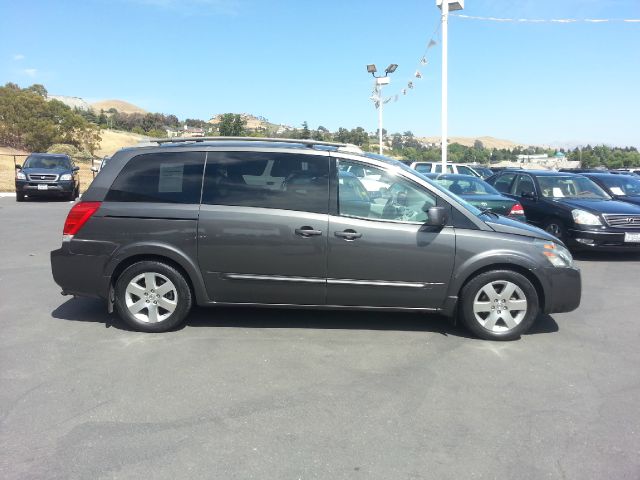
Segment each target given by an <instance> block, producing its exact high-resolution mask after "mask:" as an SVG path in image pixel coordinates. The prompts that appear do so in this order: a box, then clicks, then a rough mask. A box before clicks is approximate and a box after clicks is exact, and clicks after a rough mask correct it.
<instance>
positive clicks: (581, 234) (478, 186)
mask: <svg viewBox="0 0 640 480" xmlns="http://www.w3.org/2000/svg"><path fill="white" fill-rule="evenodd" d="M411 167H412V168H414V169H415V170H416V171H418V172H420V173H422V174H423V175H424V176H426V177H428V178H429V179H431V180H432V181H435V182H437V183H438V184H440V185H442V186H444V187H445V188H447V189H449V190H450V191H451V192H452V193H454V194H456V195H458V196H460V197H462V198H463V199H465V200H466V201H468V202H469V203H471V204H472V205H474V206H476V207H478V208H480V209H481V210H482V209H487V210H491V211H493V212H495V213H499V214H501V215H505V216H508V217H510V218H514V219H518V220H521V221H523V222H528V223H531V224H533V225H535V226H537V227H540V228H542V229H544V230H546V231H547V232H549V233H551V234H552V235H554V236H555V237H557V238H558V239H560V240H562V241H563V242H564V243H565V244H567V245H568V246H569V247H570V248H572V249H574V250H575V249H590V250H592V249H598V250H602V249H606V250H627V251H630V250H640V175H638V173H637V172H636V171H634V170H632V169H629V170H613V171H610V170H563V171H559V172H557V171H546V170H521V169H504V170H499V171H497V172H491V175H489V176H485V178H484V179H482V178H481V177H483V176H484V175H485V174H486V172H484V171H483V173H480V169H481V168H482V169H484V168H486V167H477V166H472V165H460V164H458V165H457V164H451V165H447V171H448V172H450V173H444V174H443V173H441V172H442V167H441V165H440V164H436V163H435V162H417V163H413V164H412V165H411Z"/></svg>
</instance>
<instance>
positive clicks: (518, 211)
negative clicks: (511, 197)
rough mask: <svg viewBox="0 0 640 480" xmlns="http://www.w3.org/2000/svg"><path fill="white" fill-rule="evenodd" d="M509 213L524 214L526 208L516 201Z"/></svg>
mask: <svg viewBox="0 0 640 480" xmlns="http://www.w3.org/2000/svg"><path fill="white" fill-rule="evenodd" d="M509 215H524V208H522V205H520V204H519V203H516V204H515V205H514V206H513V207H511V211H510V212H509Z"/></svg>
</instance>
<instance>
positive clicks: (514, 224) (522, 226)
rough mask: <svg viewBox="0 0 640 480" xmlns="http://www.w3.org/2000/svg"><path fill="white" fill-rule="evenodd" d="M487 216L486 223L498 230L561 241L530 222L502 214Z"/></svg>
mask: <svg viewBox="0 0 640 480" xmlns="http://www.w3.org/2000/svg"><path fill="white" fill-rule="evenodd" d="M485 217H486V218H487V220H485V223H486V224H487V225H489V226H490V227H491V228H493V229H494V230H495V231H496V232H500V233H511V234H513V235H522V236H524V237H531V238H539V239H541V240H548V241H550V242H556V243H559V240H558V239H557V238H556V237H554V236H553V235H551V234H550V233H547V232H545V231H544V230H542V229H541V228H538V227H534V226H533V225H529V224H528V223H523V222H521V221H519V220H511V219H510V218H507V217H502V216H500V217H498V218H495V217H494V216H490V215H485Z"/></svg>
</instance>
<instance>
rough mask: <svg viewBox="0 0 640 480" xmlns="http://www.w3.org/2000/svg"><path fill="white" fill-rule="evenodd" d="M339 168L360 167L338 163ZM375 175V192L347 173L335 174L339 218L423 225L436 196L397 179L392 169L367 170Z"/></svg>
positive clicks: (347, 163)
mask: <svg viewBox="0 0 640 480" xmlns="http://www.w3.org/2000/svg"><path fill="white" fill-rule="evenodd" d="M339 165H340V166H341V167H344V166H347V167H351V166H360V165H359V164H358V163H357V162H351V161H348V160H340V161H339ZM367 169H368V170H371V171H372V172H371V174H372V175H375V176H376V177H377V178H378V180H377V182H376V190H372V186H371V185H370V186H369V189H367V188H365V186H364V185H363V184H362V182H360V180H359V179H358V178H357V177H356V176H355V175H353V174H352V173H350V171H349V170H350V169H349V168H347V169H346V170H347V171H345V170H343V169H342V168H340V170H342V171H340V172H339V174H338V212H339V214H340V215H341V216H346V217H359V218H367V219H372V220H392V221H400V222H410V223H421V224H422V223H425V222H426V221H427V218H428V216H427V210H428V209H429V208H430V207H434V206H435V205H436V197H435V195H433V194H432V193H431V192H429V191H427V190H425V189H423V188H421V187H420V186H419V185H416V184H413V183H412V182H410V181H408V180H406V179H404V178H402V177H400V176H399V175H397V174H396V173H395V172H393V171H392V170H383V169H380V168H375V167H367Z"/></svg>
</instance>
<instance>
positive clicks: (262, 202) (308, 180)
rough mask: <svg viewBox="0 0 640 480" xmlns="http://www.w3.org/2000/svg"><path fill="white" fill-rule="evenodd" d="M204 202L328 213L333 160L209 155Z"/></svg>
mask: <svg viewBox="0 0 640 480" xmlns="http://www.w3.org/2000/svg"><path fill="white" fill-rule="evenodd" d="M202 203H204V204H208V205H229V206H238V207H258V208H276V209H282V210H296V211H303V212H312V213H327V212H328V210H329V157H321V156H315V155H298V154H290V153H268V152H209V154H208V157H207V169H206V172H205V178H204V190H203V193H202Z"/></svg>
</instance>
